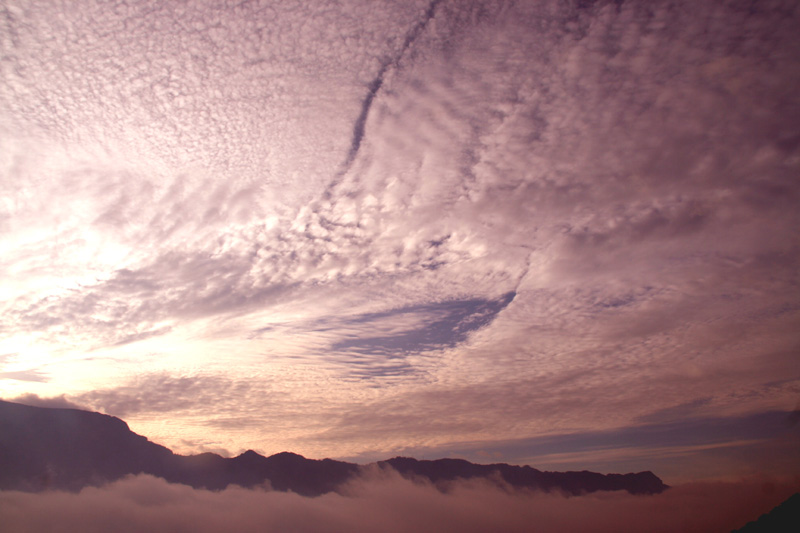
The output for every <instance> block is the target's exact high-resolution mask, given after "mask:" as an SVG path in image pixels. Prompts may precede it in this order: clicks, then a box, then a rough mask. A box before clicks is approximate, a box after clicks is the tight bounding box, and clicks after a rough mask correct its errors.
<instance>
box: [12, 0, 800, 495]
mask: <svg viewBox="0 0 800 533" xmlns="http://www.w3.org/2000/svg"><path fill="white" fill-rule="evenodd" d="M799 19H800V13H798V8H797V6H795V5H794V2H780V1H763V2H758V3H753V4H752V5H750V4H749V3H744V2H735V1H723V0H715V1H709V2H689V1H685V2H684V1H666V0H665V1H660V0H659V1H655V2H629V1H602V0H598V1H594V2H564V1H555V0H553V1H535V2H534V1H519V2H510V1H508V2H504V1H479V0H475V1H465V2H455V1H450V0H441V1H438V0H436V1H433V2H425V1H420V2H416V1H409V2H405V1H403V2H391V1H380V2H372V1H363V0H352V1H349V0H348V1H342V2H325V1H320V2H306V3H302V2H297V3H295V2H260V1H247V2H236V3H232V2H231V3H227V2H210V1H196V2H187V3H182V2H161V3H156V2H110V3H107V2H89V1H87V2H78V3H70V4H69V5H67V4H63V3H59V2H53V1H49V0H42V1H37V0H33V1H24V2H21V1H20V2H17V1H13V0H8V1H4V2H1V3H0V50H1V51H2V54H1V55H2V59H1V60H0V69H1V70H0V80H2V81H1V82H0V273H2V275H0V396H2V397H3V398H4V399H14V398H18V397H19V398H27V399H28V401H46V400H43V399H46V398H53V400H52V401H53V402H55V403H59V402H61V403H62V404H63V402H72V403H74V404H75V405H80V406H83V407H86V408H90V409H97V410H101V411H104V412H107V413H109V414H112V415H117V416H123V417H125V419H126V421H127V422H128V423H129V424H130V425H131V428H132V429H133V430H135V431H137V432H139V433H142V434H144V435H147V436H148V438H150V439H151V440H154V441H156V442H159V443H163V444H165V445H167V446H170V447H171V448H172V449H174V450H175V451H177V452H184V453H189V452H197V451H201V450H208V449H214V450H226V451H227V452H228V453H231V454H236V453H239V452H240V451H243V450H246V449H254V450H257V451H260V452H263V453H266V454H269V453H274V452H277V451H281V450H292V451H294V452H297V453H301V454H304V455H306V456H309V457H323V456H329V457H336V458H346V459H351V460H352V459H355V460H362V459H363V460H367V459H372V458H385V457H387V456H390V455H391V454H396V453H406V454H408V455H416V456H423V455H426V454H427V455H429V456H431V457H433V456H442V455H446V454H448V453H457V454H459V455H461V456H464V457H466V458H468V459H471V460H479V459H480V458H481V457H484V456H491V457H497V456H502V457H501V458H502V460H504V461H507V462H512V463H513V462H517V463H519V462H530V463H531V464H535V465H536V466H537V467H539V468H552V469H556V468H560V467H563V466H564V465H565V464H568V465H570V466H575V464H576V462H577V463H578V464H579V466H580V467H581V468H592V467H593V466H596V467H597V468H604V469H605V470H606V471H612V470H614V469H615V468H617V467H619V466H620V465H623V464H624V466H625V467H626V468H628V469H629V470H637V469H638V470H645V469H649V470H654V471H656V472H658V466H659V464H662V465H663V466H664V468H665V469H667V470H668V472H669V475H670V476H672V477H671V478H670V477H669V476H666V477H665V481H666V482H668V483H669V482H671V481H673V480H676V479H677V480H680V479H693V478H695V477H698V476H701V477H713V476H724V475H738V474H740V473H743V472H748V471H750V470H752V465H751V464H750V463H749V462H748V459H747V458H748V457H752V456H753V454H758V452H759V450H767V449H769V450H772V452H774V453H775V454H777V455H775V457H776V459H775V461H773V462H772V463H769V464H767V463H766V462H765V463H764V464H762V465H761V466H760V467H759V468H762V467H763V468H764V469H766V470H770V469H773V470H786V469H787V468H789V469H790V470H791V469H794V470H795V471H800V460H799V459H798V457H797V454H796V451H794V452H793V451H792V450H793V449H794V450H796V449H797V448H796V447H795V444H797V442H798V427H797V425H796V423H794V424H793V423H792V420H794V421H795V422H796V417H794V418H793V417H792V416H791V414H790V413H791V412H792V411H795V410H796V409H797V408H798V405H799V403H798V401H799V398H800V396H799V393H800V357H799V356H800V353H798V350H799V349H800V336H798V333H797V332H798V330H800V305H798V302H800V278H799V276H800V233H799V232H798V231H797V229H798V228H799V227H800V209H798V207H800V201H799V200H800V185H798V176H800V134H798V127H797V125H798V124H800V97H799V96H798V94H800V92H798V87H800V41H798V39H797V37H796V28H797V27H798V26H800V20H799ZM704 420H707V421H713V424H711V426H709V427H714V428H720V429H719V438H715V437H714V436H713V435H709V434H708V433H707V432H705V433H702V435H699V436H698V437H697V439H696V441H692V439H691V438H690V435H692V433H693V432H696V431H697V427H698V426H697V424H698V423H699V422H698V421H704ZM782 420H785V421H786V423H785V424H784V423H783V422H780V421H782ZM669 428H671V431H674V432H678V433H680V435H682V436H685V438H682V437H675V436H674V435H673V437H672V438H670V439H666V440H665V443H664V444H663V446H661V447H658V446H656V444H655V443H654V442H652V441H651V440H649V439H647V438H644V437H642V435H643V434H646V433H648V432H654V433H655V434H658V435H662V434H664V433H663V432H664V431H666V429H669ZM753 428H764V430H763V432H760V433H759V432H754V430H753ZM759 431H760V430H759ZM648 434H649V433H648ZM759 434H761V435H763V436H762V437H759V436H758V435H759ZM559 443H561V444H559ZM623 449H624V450H625V451H626V453H627V452H630V454H628V455H626V457H625V458H624V459H622V458H621V457H622V455H620V454H619V453H616V452H614V450H623ZM612 452H613V453H612ZM493 454H494V455H493ZM623 455H624V454H623ZM637 457H640V458H641V460H637V459H636V458H637ZM701 458H704V460H705V459H709V458H711V459H709V461H708V462H707V464H706V466H705V467H704V469H703V470H702V472H700V471H699V470H694V469H695V468H697V464H698V461H700V459H701ZM615 461H616V462H615ZM787 465H788V466H787ZM693 472H695V473H693Z"/></svg>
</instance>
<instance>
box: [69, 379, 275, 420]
mask: <svg viewBox="0 0 800 533" xmlns="http://www.w3.org/2000/svg"><path fill="white" fill-rule="evenodd" d="M258 392H261V394H258V397H257V402H258V403H260V404H261V405H262V406H264V407H265V406H267V405H268V395H265V394H263V393H264V391H263V389H262V390H260V391H259V390H257V389H256V388H255V387H254V384H253V382H252V381H249V380H238V381H237V380H232V379H230V378H228V377H226V376H220V375H194V376H173V375H169V374H165V373H149V374H142V375H139V376H137V377H135V378H133V379H132V380H131V381H130V382H129V383H127V384H124V385H121V386H118V387H111V388H105V389H100V390H96V391H91V392H85V393H81V394H78V395H75V396H74V398H75V399H76V400H77V401H78V402H80V403H82V404H84V405H90V406H91V407H92V408H94V409H97V410H100V411H102V412H104V413H107V414H110V415H113V416H119V417H126V416H135V415H141V414H153V413H158V414H166V413H171V412H180V411H190V412H192V411H194V412H196V411H200V410H209V411H210V412H211V413H214V414H215V415H216V416H222V415H223V414H225V413H226V412H229V411H230V409H231V408H232V407H234V406H238V405H241V404H242V402H243V401H244V400H245V398H247V397H248V396H252V395H254V394H257V393H258Z"/></svg>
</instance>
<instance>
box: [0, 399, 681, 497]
mask: <svg viewBox="0 0 800 533" xmlns="http://www.w3.org/2000/svg"><path fill="white" fill-rule="evenodd" d="M371 465H377V466H378V467H379V468H382V469H387V468H390V469H392V470H394V471H396V472H397V473H398V474H400V475H401V476H403V477H405V478H409V479H414V480H422V481H428V482H430V483H432V484H434V485H435V486H437V487H439V488H440V490H445V489H446V484H447V483H449V482H453V481H456V480H459V479H486V480H489V481H492V482H495V483H498V484H506V485H508V486H510V487H513V488H515V489H532V490H543V491H562V492H565V493H568V494H582V493H587V492H595V491H605V490H626V491H628V492H630V493H632V494H658V493H660V492H663V491H664V490H666V489H667V488H668V486H667V485H665V484H664V483H663V482H662V481H661V479H659V478H658V477H657V476H656V475H655V474H653V473H652V472H649V471H647V472H638V473H629V474H600V473H596V472H589V471H581V472H547V471H541V470H537V469H535V468H533V467H530V466H527V465H525V466H516V465H509V464H505V463H495V464H490V465H483V464H475V463H471V462H469V461H466V460H464V459H452V458H444V459H437V460H419V459H414V458H411V457H394V458H391V459H387V460H384V461H377V462H376V463H372V464H371ZM371 465H358V464H355V463H348V462H344V461H337V460H334V459H307V458H305V457H303V456H302V455H298V454H296V453H293V452H288V451H287V452H280V453H277V454H274V455H271V456H269V457H265V456H263V455H261V454H259V453H257V452H255V451H253V450H247V451H246V452H244V453H242V454H240V455H238V456H236V457H232V458H225V457H222V456H220V455H217V454H214V453H202V454H199V455H178V454H175V453H174V452H172V451H171V450H169V449H168V448H166V447H164V446H161V445H159V444H156V443H153V442H150V441H149V440H148V439H147V438H146V437H144V436H142V435H138V434H136V433H134V432H133V431H131V430H130V428H129V427H128V425H127V424H126V423H125V422H124V421H123V420H120V419H119V418H116V417H113V416H109V415H104V414H101V413H95V412H92V411H83V410H80V409H68V408H49V407H34V406H29V405H23V404H17V403H12V402H7V401H3V400H0V490H22V491H28V492H40V491H44V490H52V489H57V490H68V491H78V490H80V489H82V488H84V487H86V486H98V485H102V484H104V483H108V482H112V481H115V480H117V479H121V478H122V477H125V476H127V475H136V474H150V475H153V476H156V477H160V478H162V479H165V480H166V481H168V482H171V483H181V484H185V485H189V486H192V487H194V488H202V489H210V490H221V489H224V488H226V487H228V486H230V485H238V486H242V487H245V488H253V487H259V486H269V487H270V488H272V489H273V490H279V491H292V492H296V493H298V494H301V495H305V496H318V495H321V494H325V493H328V492H332V491H335V490H337V488H338V487H340V486H341V485H343V484H344V483H346V482H347V481H348V480H350V479H353V478H355V477H357V476H358V475H360V474H363V473H364V472H365V471H366V469H367V468H369V467H370V466H371Z"/></svg>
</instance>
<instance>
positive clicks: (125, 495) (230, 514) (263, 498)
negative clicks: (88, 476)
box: [0, 471, 800, 533]
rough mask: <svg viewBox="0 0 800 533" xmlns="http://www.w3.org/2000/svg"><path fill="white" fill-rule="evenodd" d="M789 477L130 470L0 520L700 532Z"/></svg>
mask: <svg viewBox="0 0 800 533" xmlns="http://www.w3.org/2000/svg"><path fill="white" fill-rule="evenodd" d="M798 488H800V480H799V479H795V480H794V481H793V482H787V481H786V480H784V481H783V482H780V481H777V480H775V479H767V478H759V479H749V480H745V481H741V482H736V483H693V484H687V485H681V486H677V487H673V488H672V489H670V490H668V491H666V492H665V493H662V494H660V495H657V496H632V495H630V494H627V493H606V494H600V493H596V494H592V495H588V496H578V497H565V496H561V495H558V494H545V493H526V492H512V491H505V490H502V489H499V488H497V487H496V486H492V485H489V484H485V483H479V482H475V483H473V482H460V483H453V484H451V485H449V486H448V487H447V490H446V492H441V491H439V490H437V489H436V488H434V487H432V486H430V485H427V484H420V483H414V482H411V481H408V480H405V479H402V478H400V477H399V476H397V475H396V474H394V473H392V472H385V471H375V472H372V473H370V474H368V475H366V476H365V477H364V478H362V479H358V480H356V481H353V482H352V483H350V484H349V485H348V486H347V487H345V488H344V489H343V490H342V493H341V494H339V493H331V494H327V495H324V496H320V497H317V498H305V497H302V496H298V495H296V494H292V493H282V492H271V491H269V490H245V489H240V488H229V489H227V490H224V491H221V492H209V491H204V490H195V489H192V488H190V487H186V486H183V485H170V484H168V483H166V482H164V481H163V480H160V479H157V478H153V477H150V476H137V477H130V478H126V479H125V480H122V481H119V482H116V483H113V484H111V485H109V486H106V487H102V488H87V489H84V490H83V491H82V492H81V493H80V494H71V493H60V492H52V493H44V494H40V495H34V494H27V493H20V492H0V515H2V516H3V527H4V528H5V529H6V530H8V531H20V532H21V531H24V532H26V533H45V532H48V531H55V530H58V531H75V532H78V531H80V532H82V533H105V532H107V531H116V532H120V533H127V532H131V533H134V532H140V531H153V532H167V531H170V532H174V531H192V532H195V533H212V532H213V533H216V532H219V531H240V532H243V533H248V532H252V533H256V532H258V533H269V532H280V531H293V532H298V533H302V532H309V533H311V532H322V531H352V532H378V531H380V532H383V533H393V532H396V533H405V532H408V531H418V532H431V533H434V532H441V531H460V532H465V533H468V532H475V533H478V532H485V531H502V532H509V533H511V532H530V531H536V532H539V533H555V532H560V531H581V532H598V533H599V532H609V533H610V532H618V531H642V532H664V533H667V532H669V533H673V532H675V531H681V532H683V533H701V532H702V533H709V532H715V531H726V532H727V531H730V529H732V528H736V527H741V526H743V525H744V524H745V523H747V522H748V521H750V520H754V519H756V518H758V516H759V515H760V514H762V513H764V512H767V511H769V510H770V509H771V508H772V507H774V506H775V505H777V504H778V503H780V502H782V501H783V500H785V499H786V498H787V497H788V496H789V495H791V494H792V492H793V491H796V490H797V489H798Z"/></svg>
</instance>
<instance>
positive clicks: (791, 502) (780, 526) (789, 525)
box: [731, 492, 800, 533]
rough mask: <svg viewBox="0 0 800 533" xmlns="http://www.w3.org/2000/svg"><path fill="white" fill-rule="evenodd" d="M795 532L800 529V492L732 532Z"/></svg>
mask: <svg viewBox="0 0 800 533" xmlns="http://www.w3.org/2000/svg"><path fill="white" fill-rule="evenodd" d="M783 531H785V532H786V533H794V532H796V531H800V492H796V493H794V494H792V495H791V496H789V498H788V499H787V500H786V501H784V502H783V503H781V504H779V505H778V506H777V507H775V508H774V509H773V510H771V511H770V512H768V513H765V514H762V515H761V516H759V517H758V520H753V521H752V522H748V523H747V524H746V525H745V526H744V527H742V528H740V529H734V530H733V531H731V533H776V532H783Z"/></svg>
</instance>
